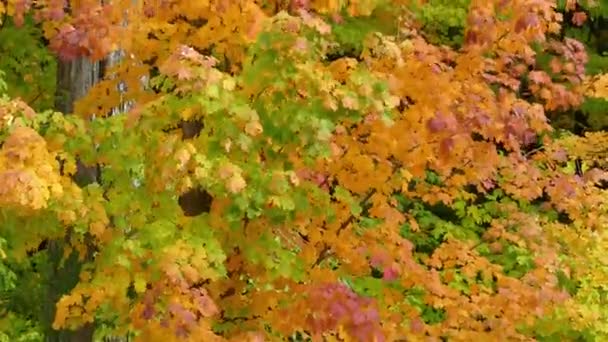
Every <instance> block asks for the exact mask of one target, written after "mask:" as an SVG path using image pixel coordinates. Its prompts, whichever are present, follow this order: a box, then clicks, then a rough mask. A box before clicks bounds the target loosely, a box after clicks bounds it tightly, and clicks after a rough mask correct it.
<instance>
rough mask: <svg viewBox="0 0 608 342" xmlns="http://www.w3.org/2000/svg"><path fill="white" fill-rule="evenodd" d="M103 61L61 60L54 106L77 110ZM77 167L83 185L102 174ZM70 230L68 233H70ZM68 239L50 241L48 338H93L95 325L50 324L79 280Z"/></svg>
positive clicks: (69, 341) (67, 341)
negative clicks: (56, 327)
mask: <svg viewBox="0 0 608 342" xmlns="http://www.w3.org/2000/svg"><path fill="white" fill-rule="evenodd" d="M99 78H100V63H98V62H97V63H94V62H91V61H90V60H88V59H86V58H78V59H76V60H74V61H71V62H64V61H61V60H58V62H57V82H56V93H55V109H56V110H58V111H60V112H62V113H64V114H66V115H67V114H71V113H72V112H73V111H74V101H76V100H78V99H80V98H81V97H83V96H84V95H86V94H87V92H88V91H89V89H90V88H91V87H92V86H93V85H94V84H95V83H97V82H98V81H99ZM77 166H78V169H77V172H76V175H74V179H75V180H78V183H79V185H81V186H84V185H86V184H90V183H93V182H95V181H96V180H97V179H98V177H99V170H98V168H97V166H91V167H87V166H85V165H84V164H82V163H81V162H80V161H78V164H77ZM68 234H69V233H68ZM65 241H66V240H63V241H62V240H55V241H49V244H48V251H47V252H48V256H49V263H50V265H51V269H50V271H49V274H48V279H49V285H48V292H47V302H46V303H45V305H44V306H45V308H44V309H45V316H46V321H47V322H46V325H47V329H46V330H47V335H46V341H47V342H92V341H93V333H94V331H95V326H94V325H93V324H87V325H85V326H83V327H81V328H79V329H77V330H75V331H69V330H61V331H56V330H53V329H52V328H51V325H52V323H53V320H54V317H55V312H56V303H57V302H58V300H59V299H60V298H61V296H63V295H64V294H66V293H67V292H69V291H70V290H71V289H72V288H73V287H74V286H75V285H76V284H77V283H78V279H79V278H78V276H79V273H80V269H81V267H82V262H81V261H79V260H78V258H77V256H76V255H75V254H73V255H72V256H70V257H69V258H68V259H67V260H66V261H65V262H64V263H62V257H63V249H64V244H65Z"/></svg>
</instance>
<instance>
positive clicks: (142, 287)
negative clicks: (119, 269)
mask: <svg viewBox="0 0 608 342" xmlns="http://www.w3.org/2000/svg"><path fill="white" fill-rule="evenodd" d="M146 285H147V283H146V280H145V279H144V278H143V277H142V276H141V275H139V274H138V275H135V280H134V281H133V287H134V288H135V292H137V293H138V294H142V293H144V292H145V291H146Z"/></svg>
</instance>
